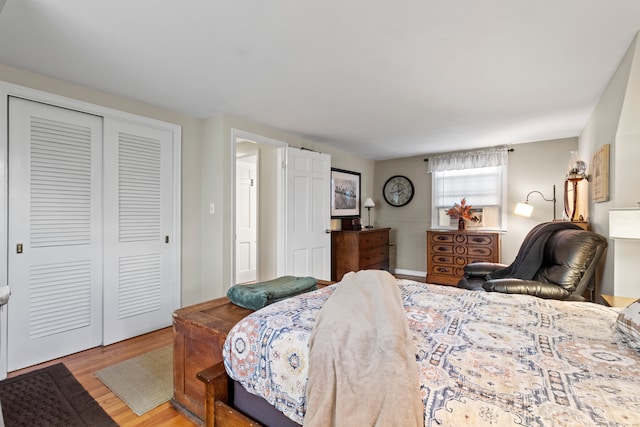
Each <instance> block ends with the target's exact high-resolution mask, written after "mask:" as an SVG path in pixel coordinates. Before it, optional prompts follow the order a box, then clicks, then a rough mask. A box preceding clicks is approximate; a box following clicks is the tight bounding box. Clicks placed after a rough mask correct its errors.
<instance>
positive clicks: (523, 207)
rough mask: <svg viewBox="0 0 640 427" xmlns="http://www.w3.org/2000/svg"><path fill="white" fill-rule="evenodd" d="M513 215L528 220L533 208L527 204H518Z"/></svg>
mask: <svg viewBox="0 0 640 427" xmlns="http://www.w3.org/2000/svg"><path fill="white" fill-rule="evenodd" d="M513 213H514V214H516V215H520V216H526V217H527V218H529V217H530V216H531V214H532V213H533V206H531V205H530V204H529V203H518V204H517V205H516V208H515V209H514V211H513Z"/></svg>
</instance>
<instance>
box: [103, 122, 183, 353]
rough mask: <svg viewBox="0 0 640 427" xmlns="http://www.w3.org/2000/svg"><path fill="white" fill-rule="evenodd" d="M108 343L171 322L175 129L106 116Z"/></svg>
mask: <svg viewBox="0 0 640 427" xmlns="http://www.w3.org/2000/svg"><path fill="white" fill-rule="evenodd" d="M104 137H105V138H104V165H105V167H104V344H105V345H106V344H111V343H114V342H117V341H120V340H123V339H127V338H131V337H133V336H136V335H140V334H143V333H147V332H151V331H154V330H156V329H159V328H163V327H166V326H170V325H171V322H172V317H171V316H172V312H173V307H172V298H173V284H172V278H173V268H174V264H173V260H172V259H171V253H172V251H171V248H172V245H174V244H175V234H174V233H173V230H172V224H173V219H172V205H173V203H174V200H173V195H172V182H173V181H172V179H173V175H172V174H173V172H172V149H173V148H172V144H173V134H172V132H170V131H166V130H158V129H155V128H152V127H147V126H143V125H139V124H134V123H130V122H124V121H118V120H113V119H105V134H104Z"/></svg>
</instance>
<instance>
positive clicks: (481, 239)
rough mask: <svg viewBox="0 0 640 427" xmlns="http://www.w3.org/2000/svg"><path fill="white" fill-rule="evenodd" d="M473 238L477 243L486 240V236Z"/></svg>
mask: <svg viewBox="0 0 640 427" xmlns="http://www.w3.org/2000/svg"><path fill="white" fill-rule="evenodd" d="M471 240H473V241H474V242H476V243H483V242H484V241H485V239H484V238H482V237H474V238H473V239H471Z"/></svg>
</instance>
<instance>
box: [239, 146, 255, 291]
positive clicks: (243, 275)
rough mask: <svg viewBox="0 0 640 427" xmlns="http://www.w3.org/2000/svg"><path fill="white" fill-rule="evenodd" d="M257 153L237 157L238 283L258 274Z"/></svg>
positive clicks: (250, 280)
mask: <svg viewBox="0 0 640 427" xmlns="http://www.w3.org/2000/svg"><path fill="white" fill-rule="evenodd" d="M257 160H258V158H257V156H256V155H250V156H243V157H239V158H238V159H237V160H236V283H247V282H253V281H255V280H256V278H257V255H258V253H257V247H258V241H257V240H258V225H257V220H258V205H257V201H258V197H257V187H258V177H257V174H256V172H257Z"/></svg>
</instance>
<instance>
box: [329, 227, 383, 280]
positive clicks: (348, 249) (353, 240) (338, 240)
mask: <svg viewBox="0 0 640 427" xmlns="http://www.w3.org/2000/svg"><path fill="white" fill-rule="evenodd" d="M389 230H390V229H389V228H374V229H369V230H361V231H350V230H343V231H332V232H331V280H333V281H336V282H337V281H340V280H342V276H344V275H345V273H348V272H350V271H358V270H368V269H370V270H387V271H389Z"/></svg>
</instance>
